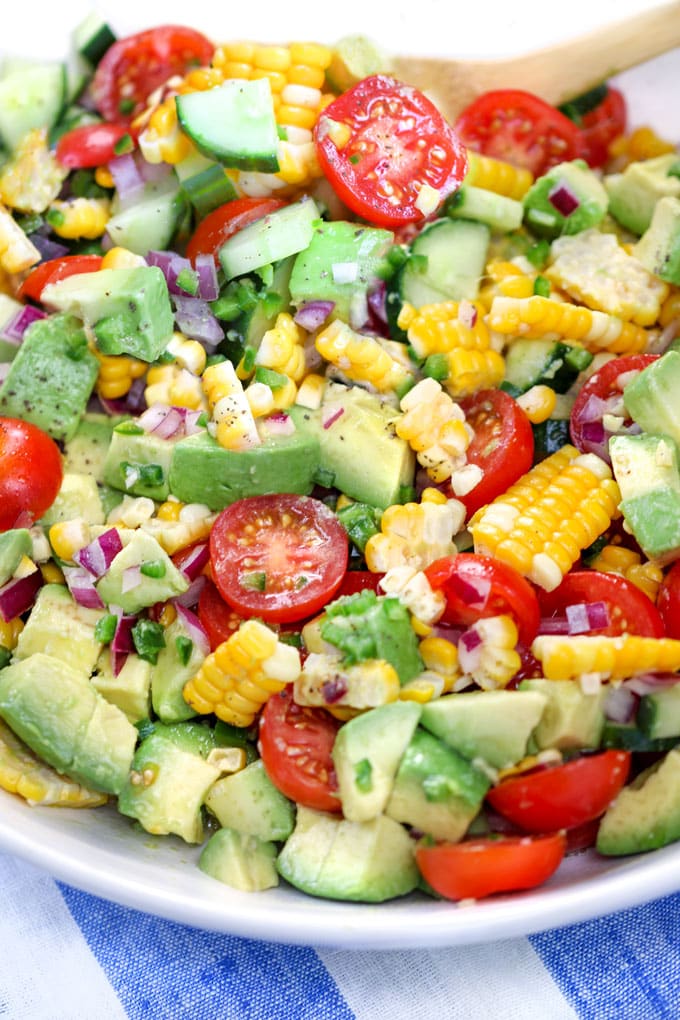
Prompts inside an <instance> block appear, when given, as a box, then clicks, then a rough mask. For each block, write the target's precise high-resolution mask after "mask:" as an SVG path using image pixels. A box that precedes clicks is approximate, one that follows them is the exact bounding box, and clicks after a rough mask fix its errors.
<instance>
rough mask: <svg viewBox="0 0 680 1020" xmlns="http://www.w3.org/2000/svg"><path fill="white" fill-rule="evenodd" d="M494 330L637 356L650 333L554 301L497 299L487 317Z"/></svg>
mask: <svg viewBox="0 0 680 1020" xmlns="http://www.w3.org/2000/svg"><path fill="white" fill-rule="evenodd" d="M487 323H488V325H489V326H490V327H491V329H494V330H496V331H497V332H498V333H502V334H504V335H505V336H508V337H513V336H514V337H545V338H550V339H555V340H563V339H567V340H580V341H581V342H582V343H583V346H584V347H587V349H588V350H589V351H593V352H597V351H601V350H606V351H611V353H612V354H635V353H637V352H638V351H643V350H644V349H645V347H646V346H647V342H648V335H647V331H646V330H645V329H643V328H642V326H636V325H635V324H634V323H632V322H623V321H622V320H621V319H619V318H617V317H616V316H615V315H609V314H607V313H606V312H597V311H591V310H590V309H589V308H583V307H582V306H581V305H572V304H569V303H567V302H566V301H556V300H555V299H554V298H544V297H539V296H538V295H535V296H534V297H529V298H506V297H496V298H494V299H493V302H492V304H491V311H490V312H489V314H488V316H487Z"/></svg>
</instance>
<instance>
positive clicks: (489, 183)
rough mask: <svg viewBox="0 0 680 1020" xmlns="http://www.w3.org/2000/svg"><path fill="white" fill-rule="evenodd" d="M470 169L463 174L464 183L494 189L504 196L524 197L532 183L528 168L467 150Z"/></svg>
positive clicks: (532, 178)
mask: <svg viewBox="0 0 680 1020" xmlns="http://www.w3.org/2000/svg"><path fill="white" fill-rule="evenodd" d="M468 160H469V162H470V169H469V170H468V172H467V174H466V176H465V182H464V183H465V184H474V186H475V187H476V188H486V190H487V191H495V192H496V194H497V195H505V196H506V198H516V199H521V198H524V196H525V195H526V193H527V191H528V190H529V188H530V187H531V185H532V184H533V183H534V177H533V174H532V173H531V171H530V170H526V169H525V168H524V167H518V166H513V164H512V163H506V162H505V161H504V160H501V159H493V158H492V157H491V156H482V155H481V153H479V152H472V151H471V150H468Z"/></svg>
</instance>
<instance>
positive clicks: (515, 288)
mask: <svg viewBox="0 0 680 1020" xmlns="http://www.w3.org/2000/svg"><path fill="white" fill-rule="evenodd" d="M535 279H536V274H535V273H531V274H530V273H527V272H526V271H525V270H524V269H523V268H522V267H521V266H518V265H517V264H516V263H515V262H509V261H505V260H504V261H500V262H497V261H494V262H489V263H488V265H487V267H486V280H485V282H484V285H483V286H482V287H481V289H480V291H479V299H478V300H479V304H481V305H482V306H483V307H484V308H486V309H489V308H490V307H491V302H492V301H493V299H494V298H495V297H498V296H501V297H512V298H528V297H531V296H532V295H533V293H534V281H535Z"/></svg>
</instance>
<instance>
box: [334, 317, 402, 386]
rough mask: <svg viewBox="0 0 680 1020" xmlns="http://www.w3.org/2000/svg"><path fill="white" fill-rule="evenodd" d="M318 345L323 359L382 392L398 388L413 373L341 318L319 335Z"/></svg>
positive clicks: (344, 373) (371, 339) (349, 375)
mask: <svg viewBox="0 0 680 1020" xmlns="http://www.w3.org/2000/svg"><path fill="white" fill-rule="evenodd" d="M315 344H316V349H317V351H318V352H319V354H320V355H321V356H322V358H325V360H326V361H328V362H330V364H331V365H334V366H335V367H336V368H338V369H340V371H341V372H342V374H343V375H344V376H346V377H347V378H348V379H351V380H352V381H353V382H361V383H370V384H371V386H374V387H375V389H376V390H378V392H379V393H387V392H388V391H391V390H394V391H398V390H399V389H400V388H402V387H404V386H405V385H406V384H407V383H408V382H409V381H410V380H411V379H412V375H411V373H409V371H408V370H407V369H405V368H404V366H403V365H402V364H401V363H400V362H399V361H397V360H396V359H395V358H393V357H392V356H391V355H390V354H389V353H388V352H387V351H386V350H384V348H383V347H381V346H380V344H379V343H378V342H377V341H376V340H374V339H373V337H370V336H363V335H362V334H360V333H355V332H354V330H353V329H352V328H351V326H348V325H347V324H346V323H344V322H341V321H340V320H339V319H335V320H334V321H333V322H332V323H331V324H330V325H329V326H326V328H325V329H323V330H322V331H321V332H320V333H319V334H318V336H317V338H316V341H315Z"/></svg>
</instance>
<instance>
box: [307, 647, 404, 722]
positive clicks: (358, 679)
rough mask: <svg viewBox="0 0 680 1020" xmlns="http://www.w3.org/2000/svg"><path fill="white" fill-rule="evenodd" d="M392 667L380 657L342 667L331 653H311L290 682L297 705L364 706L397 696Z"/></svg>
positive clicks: (396, 678) (370, 706)
mask: <svg viewBox="0 0 680 1020" xmlns="http://www.w3.org/2000/svg"><path fill="white" fill-rule="evenodd" d="M399 691H400V685H399V677H398V676H397V673H396V670H395V669H394V667H393V666H391V665H390V663H389V662H385V661H384V660H383V659H366V660H364V661H363V662H360V663H358V664H357V665H355V666H343V665H342V664H341V662H340V661H339V660H338V658H337V656H335V655H326V654H324V653H323V652H312V654H311V655H308V656H307V659H306V660H305V664H304V667H303V669H302V671H301V673H300V675H299V676H298V677H297V679H296V680H295V683H294V685H293V699H294V700H295V702H296V703H297V704H298V705H311V706H316V707H320V708H328V707H330V708H334V709H335V708H353V709H360V710H363V709H368V708H376V707H377V706H378V705H387V704H388V703H389V702H391V701H396V700H397V698H398V697H399Z"/></svg>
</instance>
